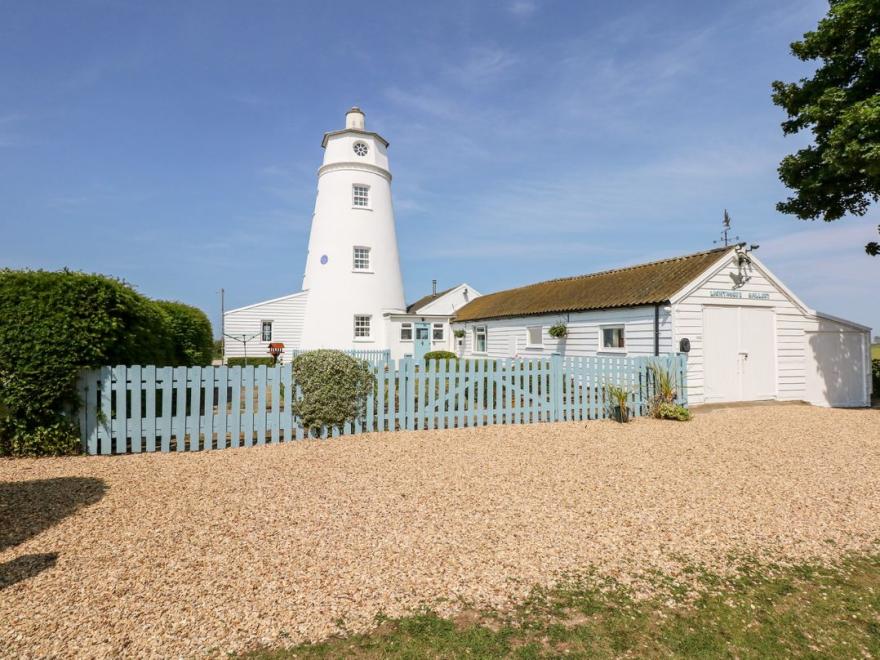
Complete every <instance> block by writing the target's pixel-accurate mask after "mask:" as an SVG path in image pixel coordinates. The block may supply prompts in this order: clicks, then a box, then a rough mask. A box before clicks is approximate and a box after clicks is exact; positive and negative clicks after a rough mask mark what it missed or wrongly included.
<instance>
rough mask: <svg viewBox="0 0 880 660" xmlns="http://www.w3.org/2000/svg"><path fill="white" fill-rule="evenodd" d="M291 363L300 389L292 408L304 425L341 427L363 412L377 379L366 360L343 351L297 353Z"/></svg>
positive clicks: (311, 426) (315, 427)
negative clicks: (299, 395) (299, 394)
mask: <svg viewBox="0 0 880 660" xmlns="http://www.w3.org/2000/svg"><path fill="white" fill-rule="evenodd" d="M292 364H293V366H292V369H293V378H294V381H295V382H296V384H297V385H299V388H300V390H301V391H302V397H301V398H299V399H298V400H296V401H295V402H294V404H293V411H294V413H296V414H297V415H299V416H300V417H301V418H302V421H303V426H305V428H307V429H312V430H320V429H321V428H324V427H333V426H336V427H342V425H343V424H345V423H346V422H351V421H354V420H355V419H357V418H358V417H360V416H361V415H363V413H364V407H365V405H366V401H367V397H368V396H369V395H370V393H371V392H372V391H373V387H374V385H375V381H376V379H375V377H374V375H373V370H372V368H371V367H370V364H369V363H368V362H367V361H365V360H360V359H358V358H355V357H352V356H351V355H346V354H345V353H343V352H342V351H331V350H318V351H308V352H306V353H301V354H299V355H297V356H296V357H295V358H294V359H293V363H292Z"/></svg>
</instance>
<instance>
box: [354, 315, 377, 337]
mask: <svg viewBox="0 0 880 660" xmlns="http://www.w3.org/2000/svg"><path fill="white" fill-rule="evenodd" d="M359 319H366V320H367V322H366V327H367V334H365V335H363V334H360V335H359V334H358V330H359V328H358V320H359ZM352 322H353V327H352V333H353V337H354V341H371V340H372V338H373V316H372V315H371V314H355V315H354V319H353V320H352ZM360 329H363V328H360Z"/></svg>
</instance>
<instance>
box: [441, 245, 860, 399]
mask: <svg viewBox="0 0 880 660" xmlns="http://www.w3.org/2000/svg"><path fill="white" fill-rule="evenodd" d="M553 326H564V328H565V336H564V337H562V338H555V337H552V336H551V335H550V332H549V330H550V328H551V327H553ZM453 327H454V328H456V329H463V330H464V331H465V333H464V337H463V338H462V339H461V340H460V341H459V345H458V350H459V352H460V353H461V354H462V355H464V356H466V357H470V356H487V357H495V358H504V357H538V356H546V355H551V354H554V353H558V354H561V355H563V356H587V355H612V356H615V355H616V356H650V355H659V354H661V353H668V352H676V351H683V352H686V353H687V354H688V400H689V402H690V403H691V404H698V403H716V402H731V401H755V400H780V401H784V400H804V401H808V402H810V403H813V404H816V405H823V406H866V405H869V403H870V397H871V369H870V364H871V362H870V328H867V327H865V326H863V325H859V324H857V323H853V322H851V321H845V320H843V319H839V318H835V317H832V316H829V315H827V314H821V313H819V312H816V311H815V310H812V309H810V308H809V307H807V306H806V305H805V304H804V303H803V302H802V301H801V300H800V299H799V298H798V297H797V296H796V295H795V294H794V293H793V292H792V291H791V290H789V289H788V288H787V287H786V286H785V285H784V284H783V283H782V282H781V281H780V280H779V279H778V278H776V277H775V276H774V275H773V274H772V273H771V272H770V271H769V270H768V269H767V268H766V266H764V265H763V264H762V263H761V262H760V260H759V259H758V258H757V257H756V256H755V254H754V252H753V251H752V249H751V248H748V247H747V246H746V245H745V244H739V245H736V246H730V247H722V248H717V249H713V250H707V251H705V252H699V253H696V254H690V255H686V256H682V257H675V258H672V259H664V260H662V261H655V262H651V263H646V264H640V265H637V266H631V267H628V268H620V269H615V270H609V271H604V272H600V273H593V274H590V275H582V276H577V277H568V278H562V279H556V280H550V281H547V282H540V283H537V284H531V285H528V286H523V287H519V288H516V289H510V290H507V291H500V292H497V293H492V294H488V295H484V296H481V297H479V298H476V299H475V300H473V301H471V302H470V303H468V304H467V305H465V306H464V307H462V308H461V309H460V310H458V312H457V313H456V315H455V319H454V323H453Z"/></svg>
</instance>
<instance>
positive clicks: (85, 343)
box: [0, 269, 210, 455]
mask: <svg viewBox="0 0 880 660" xmlns="http://www.w3.org/2000/svg"><path fill="white" fill-rule="evenodd" d="M198 315H201V317H203V320H202V319H200V318H197V317H198ZM205 323H207V317H204V314H202V313H201V312H199V311H198V310H194V309H193V308H189V307H187V306H186V305H180V304H179V303H173V304H169V303H156V302H154V301H152V300H150V299H148V298H146V297H145V296H142V295H141V294H139V293H137V292H136V291H135V290H134V289H133V288H132V287H130V286H129V285H127V284H126V283H124V282H122V281H119V280H116V279H113V278H110V277H105V276H103V275H87V274H85V273H75V272H71V271H67V270H64V271H58V272H47V271H15V270H8V269H3V270H0V455H9V454H12V455H20V454H64V453H69V452H73V451H76V450H77V449H78V447H79V441H78V432H77V430H76V429H75V428H74V427H73V425H72V424H71V423H70V421H68V418H67V417H65V416H64V415H63V414H62V413H63V412H64V411H71V412H72V411H74V410H75V409H76V407H77V405H78V403H79V402H78V401H77V396H76V387H75V386H76V381H77V376H78V374H79V371H80V370H81V369H82V368H84V367H97V366H101V365H105V364H155V365H160V366H161V365H171V366H174V365H181V364H186V365H189V364H196V363H199V362H201V356H200V353H199V350H200V348H199V347H200V342H201V341H202V339H201V336H202V334H203V333H204V327H205V326H204V324H205ZM207 327H208V337H209V338H210V323H207ZM208 361H210V359H209V360H208Z"/></svg>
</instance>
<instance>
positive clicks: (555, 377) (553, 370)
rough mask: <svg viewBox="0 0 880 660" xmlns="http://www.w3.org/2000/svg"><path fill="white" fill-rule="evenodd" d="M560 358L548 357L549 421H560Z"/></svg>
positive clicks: (557, 354) (555, 356)
mask: <svg viewBox="0 0 880 660" xmlns="http://www.w3.org/2000/svg"><path fill="white" fill-rule="evenodd" d="M561 413H562V356H561V355H560V354H559V353H554V354H553V355H551V356H550V421H551V422H558V421H561V419H562V414H561Z"/></svg>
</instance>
